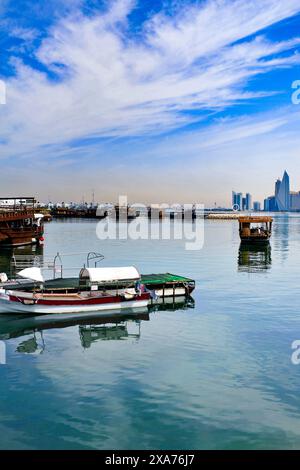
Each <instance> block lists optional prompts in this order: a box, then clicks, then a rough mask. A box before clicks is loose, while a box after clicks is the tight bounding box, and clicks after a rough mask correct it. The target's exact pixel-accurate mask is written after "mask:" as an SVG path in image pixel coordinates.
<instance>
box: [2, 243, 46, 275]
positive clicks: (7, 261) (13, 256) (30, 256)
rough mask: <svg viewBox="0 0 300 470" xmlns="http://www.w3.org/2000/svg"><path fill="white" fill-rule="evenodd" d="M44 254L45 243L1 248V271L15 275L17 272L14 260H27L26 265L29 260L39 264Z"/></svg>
mask: <svg viewBox="0 0 300 470" xmlns="http://www.w3.org/2000/svg"><path fill="white" fill-rule="evenodd" d="M43 255H44V246H43V245H26V246H19V247H14V248H13V247H7V248H3V247H1V248H0V272H5V273H7V274H9V276H10V277H14V276H15V274H16V271H18V269H16V266H15V264H14V260H22V261H24V260H26V267H27V263H28V260H30V263H31V264H32V265H34V264H36V265H39V263H40V262H41V260H42V259H43Z"/></svg>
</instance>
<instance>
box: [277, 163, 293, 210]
mask: <svg viewBox="0 0 300 470" xmlns="http://www.w3.org/2000/svg"><path fill="white" fill-rule="evenodd" d="M275 199H276V204H277V207H278V210H279V211H289V210H290V177H289V175H288V174H287V172H286V171H285V172H284V174H283V178H282V181H280V180H277V181H276V184H275Z"/></svg>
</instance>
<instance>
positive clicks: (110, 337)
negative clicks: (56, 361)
mask: <svg viewBox="0 0 300 470" xmlns="http://www.w3.org/2000/svg"><path fill="white" fill-rule="evenodd" d="M189 308H194V300H193V299H192V298H190V297H187V298H184V297H179V298H175V299H167V302H166V301H165V302H164V303H163V304H157V305H152V306H150V307H149V308H147V309H143V310H142V311H138V312H132V311H131V312H130V311H123V312H122V313H120V314H118V313H112V314H107V315H103V314H102V315H101V316H99V315H97V313H95V314H94V316H93V315H92V314H90V315H89V316H88V317H81V318H78V317H76V318H69V319H65V318H64V317H62V318H58V316H57V315H56V316H55V319H53V318H52V317H53V316H51V315H43V316H38V317H25V316H20V315H0V340H4V341H5V340H11V339H16V338H23V337H25V336H29V338H26V339H23V341H21V342H20V343H19V344H18V346H17V348H16V352H18V353H20V354H41V353H42V352H43V351H44V350H45V349H46V344H45V341H44V336H43V334H44V333H45V332H46V331H48V330H54V329H63V328H68V327H72V326H78V331H79V340H80V343H81V346H82V347H83V348H84V349H89V348H90V347H91V346H92V345H93V343H96V342H99V341H120V340H121V341H122V340H129V339H131V340H134V341H138V340H139V339H140V337H141V327H142V323H143V322H145V321H149V320H150V313H151V312H152V313H155V312H159V311H175V310H186V309H189Z"/></svg>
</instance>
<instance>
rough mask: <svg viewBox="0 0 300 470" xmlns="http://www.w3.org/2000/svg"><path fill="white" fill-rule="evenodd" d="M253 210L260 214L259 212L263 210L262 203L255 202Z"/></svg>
mask: <svg viewBox="0 0 300 470" xmlns="http://www.w3.org/2000/svg"><path fill="white" fill-rule="evenodd" d="M253 210H254V211H255V212H259V211H260V210H261V205H260V202H258V201H255V202H254V203H253Z"/></svg>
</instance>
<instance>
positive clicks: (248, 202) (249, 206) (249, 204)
mask: <svg viewBox="0 0 300 470" xmlns="http://www.w3.org/2000/svg"><path fill="white" fill-rule="evenodd" d="M245 209H246V211H251V209H252V196H251V194H249V193H247V194H246V205H245Z"/></svg>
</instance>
